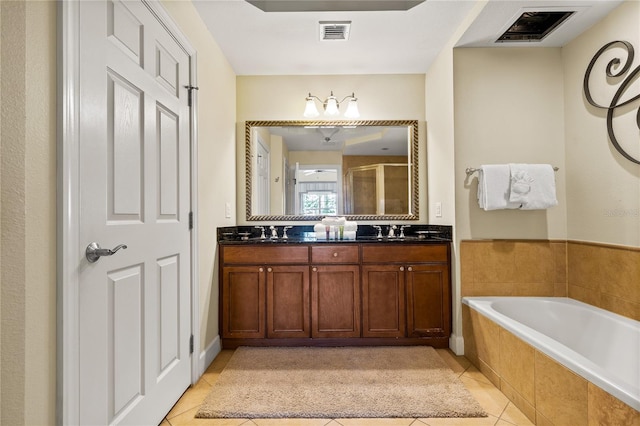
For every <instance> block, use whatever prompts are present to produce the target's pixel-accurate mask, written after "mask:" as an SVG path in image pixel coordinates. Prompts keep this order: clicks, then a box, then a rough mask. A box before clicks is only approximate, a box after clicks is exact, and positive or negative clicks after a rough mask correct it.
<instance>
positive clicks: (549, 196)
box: [509, 164, 558, 210]
mask: <svg viewBox="0 0 640 426" xmlns="http://www.w3.org/2000/svg"><path fill="white" fill-rule="evenodd" d="M509 170H510V175H511V190H510V193H509V201H510V202H512V203H519V204H520V208H521V209H522V210H540V209H548V208H549V207H553V206H557V205H558V200H557V198H556V176H555V173H554V171H553V167H551V165H549V164H509Z"/></svg>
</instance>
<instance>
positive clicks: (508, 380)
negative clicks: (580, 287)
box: [462, 305, 640, 426]
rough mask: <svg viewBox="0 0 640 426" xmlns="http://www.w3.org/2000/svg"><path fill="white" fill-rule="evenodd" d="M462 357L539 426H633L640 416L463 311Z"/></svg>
mask: <svg viewBox="0 0 640 426" xmlns="http://www.w3.org/2000/svg"><path fill="white" fill-rule="evenodd" d="M462 321H463V335H464V339H465V357H466V358H467V359H469V360H470V361H471V362H472V363H473V364H474V365H475V366H476V367H477V368H478V369H479V370H480V371H481V372H482V373H483V374H484V375H485V376H486V377H487V378H488V379H489V380H491V382H492V383H493V384H494V385H495V386H496V387H497V388H498V389H500V390H501V391H502V392H503V393H504V394H505V395H506V396H507V398H509V400H511V401H512V402H513V404H514V405H515V406H516V407H518V408H519V409H520V410H521V411H522V412H523V413H524V414H525V415H526V416H527V417H528V418H529V420H531V421H532V422H533V423H535V424H538V425H572V426H573V425H575V426H579V425H612V426H614V425H633V426H640V413H639V412H638V411H636V410H635V409H633V408H632V407H630V406H629V405H627V404H625V403H623V402H622V401H620V400H618V399H617V398H615V397H613V396H612V395H610V394H609V393H607V392H605V391H604V390H602V389H600V388H599V387H598V386H596V385H594V384H592V383H590V382H588V381H587V380H586V379H584V378H582V377H580V376H578V375H577V374H575V373H574V372H572V371H570V370H569V369H567V368H565V367H564V366H562V365H560V364H559V363H557V362H556V361H554V360H553V359H551V358H550V357H549V356H547V355H545V354H544V353H542V352H540V351H539V350H537V349H535V348H534V347H532V346H531V345H529V344H528V343H526V342H524V341H523V340H522V339H520V338H519V337H517V336H515V335H514V334H512V333H511V332H509V331H508V330H506V329H504V328H503V327H501V326H500V325H498V324H496V323H495V322H493V321H491V320H490V319H488V318H486V317H485V316H483V315H482V314H479V313H478V312H477V311H475V310H473V309H470V308H469V307H468V306H467V305H463V306H462Z"/></svg>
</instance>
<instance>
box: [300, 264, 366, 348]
mask: <svg viewBox="0 0 640 426" xmlns="http://www.w3.org/2000/svg"><path fill="white" fill-rule="evenodd" d="M311 336H312V337H360V267H359V266H358V265H320V266H314V267H313V268H312V269H311Z"/></svg>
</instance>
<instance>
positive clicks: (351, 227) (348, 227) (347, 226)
mask: <svg viewBox="0 0 640 426" xmlns="http://www.w3.org/2000/svg"><path fill="white" fill-rule="evenodd" d="M344 230H345V232H346V231H357V230H358V222H354V221H349V220H347V221H346V222H345V223H344Z"/></svg>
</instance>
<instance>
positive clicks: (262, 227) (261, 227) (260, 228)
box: [254, 226, 267, 240]
mask: <svg viewBox="0 0 640 426" xmlns="http://www.w3.org/2000/svg"><path fill="white" fill-rule="evenodd" d="M254 228H257V229H259V230H260V231H261V232H262V233H261V234H260V239H261V240H264V239H265V238H267V237H266V236H265V235H264V226H254Z"/></svg>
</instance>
